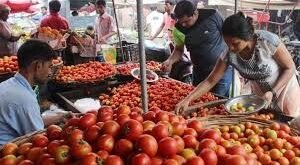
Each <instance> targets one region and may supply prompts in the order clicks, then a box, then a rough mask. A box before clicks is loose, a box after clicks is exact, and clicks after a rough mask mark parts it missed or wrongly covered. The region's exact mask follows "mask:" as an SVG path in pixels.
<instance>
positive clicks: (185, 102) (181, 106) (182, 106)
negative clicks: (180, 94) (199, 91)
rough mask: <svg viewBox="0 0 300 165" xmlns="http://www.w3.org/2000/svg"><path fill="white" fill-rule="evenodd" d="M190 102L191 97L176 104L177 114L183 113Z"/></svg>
mask: <svg viewBox="0 0 300 165" xmlns="http://www.w3.org/2000/svg"><path fill="white" fill-rule="evenodd" d="M189 104H190V99H188V98H184V99H183V100H182V101H180V102H179V103H178V104H177V105H176V106H175V114H177V115H180V114H182V113H183V112H184V111H185V110H186V109H187V108H188V106H189Z"/></svg>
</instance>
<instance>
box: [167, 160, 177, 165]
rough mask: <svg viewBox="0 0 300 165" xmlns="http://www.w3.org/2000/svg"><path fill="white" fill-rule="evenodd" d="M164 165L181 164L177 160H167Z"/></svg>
mask: <svg viewBox="0 0 300 165" xmlns="http://www.w3.org/2000/svg"><path fill="white" fill-rule="evenodd" d="M163 165H179V163H178V162H177V160H174V159H166V160H165V161H164V162H163Z"/></svg>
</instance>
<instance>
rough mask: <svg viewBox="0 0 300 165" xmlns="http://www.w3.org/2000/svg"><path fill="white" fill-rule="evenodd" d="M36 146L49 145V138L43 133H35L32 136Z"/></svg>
mask: <svg viewBox="0 0 300 165" xmlns="http://www.w3.org/2000/svg"><path fill="white" fill-rule="evenodd" d="M31 141H32V144H33V146H34V147H46V146H47V145H48V142H49V140H48V138H47V137H46V136H44V135H42V134H37V135H34V136H33V137H32V138H31Z"/></svg>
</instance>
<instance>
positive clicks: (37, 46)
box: [17, 39, 56, 69]
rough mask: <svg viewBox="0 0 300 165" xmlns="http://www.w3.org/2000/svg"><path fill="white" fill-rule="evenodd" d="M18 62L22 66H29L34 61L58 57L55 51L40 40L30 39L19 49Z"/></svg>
mask: <svg viewBox="0 0 300 165" xmlns="http://www.w3.org/2000/svg"><path fill="white" fill-rule="evenodd" d="M17 56H18V64H19V67H20V68H23V69H24V68H27V67H28V66H29V65H30V64H31V63H32V62H33V61H35V60H41V61H45V62H46V61H50V60H52V59H54V58H55V57H56V53H55V51H54V50H53V49H52V48H51V47H50V46H49V45H48V44H47V43H46V42H43V41H40V40H33V39H32V40H28V41H26V42H25V43H24V44H23V45H21V47H20V48H19V50H18V53H17Z"/></svg>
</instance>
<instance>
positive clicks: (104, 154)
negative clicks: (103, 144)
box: [97, 150, 109, 159]
mask: <svg viewBox="0 0 300 165" xmlns="http://www.w3.org/2000/svg"><path fill="white" fill-rule="evenodd" d="M97 155H98V156H99V157H100V158H101V159H106V158H107V157H108V155H109V153H108V152H107V151H105V150H100V151H98V152H97Z"/></svg>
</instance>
